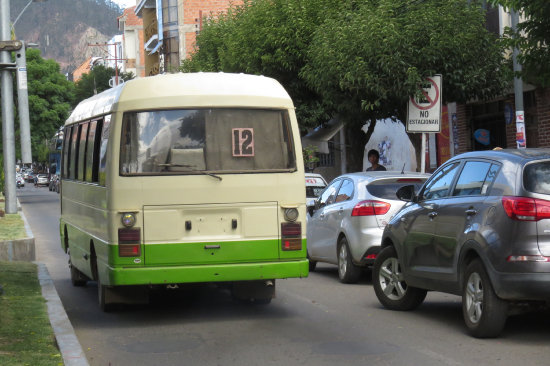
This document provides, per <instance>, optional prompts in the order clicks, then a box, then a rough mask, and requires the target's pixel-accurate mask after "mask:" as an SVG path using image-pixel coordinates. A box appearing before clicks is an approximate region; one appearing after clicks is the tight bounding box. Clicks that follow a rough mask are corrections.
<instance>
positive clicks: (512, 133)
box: [455, 88, 550, 154]
mask: <svg viewBox="0 0 550 366" xmlns="http://www.w3.org/2000/svg"><path fill="white" fill-rule="evenodd" d="M499 102H500V103H501V104H502V105H505V104H508V105H510V106H512V108H513V106H514V97H513V95H511V96H508V97H506V98H505V99H501V100H500V101H499ZM492 103H495V102H492ZM524 109H525V125H526V129H527V132H526V133H527V147H550V88H548V89H543V88H538V89H536V90H534V91H531V92H530V94H529V93H527V92H525V93H524ZM473 110H474V108H473V104H458V105H457V120H458V151H455V154H460V153H464V152H468V151H472V150H473V147H472V141H473V133H474V131H472V126H473V124H472V120H474V119H475V118H476V117H479V116H476V115H475V113H474V112H473ZM502 113H503V116H504V112H502ZM512 119H513V118H512ZM500 126H501V127H500V128H502V129H504V131H505V143H503V144H502V145H503V146H500V147H502V148H509V149H515V148H516V146H517V145H516V123H515V120H513V121H512V122H511V123H509V124H506V123H505V121H504V117H503V118H502V123H500Z"/></svg>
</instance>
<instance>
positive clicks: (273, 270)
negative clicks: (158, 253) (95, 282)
mask: <svg viewBox="0 0 550 366" xmlns="http://www.w3.org/2000/svg"><path fill="white" fill-rule="evenodd" d="M107 272H108V273H107V278H108V281H105V282H106V283H104V284H105V285H108V286H119V285H166V284H177V283H197V282H230V281H254V280H268V279H279V278H293V277H307V276H308V274H309V266H308V260H307V259H303V260H296V261H286V262H265V263H238V264H217V265H189V266H166V267H114V268H113V267H108V268H107ZM102 278H103V277H102Z"/></svg>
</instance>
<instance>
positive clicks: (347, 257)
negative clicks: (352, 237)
mask: <svg viewBox="0 0 550 366" xmlns="http://www.w3.org/2000/svg"><path fill="white" fill-rule="evenodd" d="M360 276H361V268H359V267H357V266H356V265H355V264H353V261H352V259H351V253H350V251H349V246H348V240H347V239H346V238H345V237H343V238H342V239H340V242H339V243H338V277H339V278H340V282H342V283H356V282H357V281H359V277H360Z"/></svg>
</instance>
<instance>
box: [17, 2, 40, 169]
mask: <svg viewBox="0 0 550 366" xmlns="http://www.w3.org/2000/svg"><path fill="white" fill-rule="evenodd" d="M45 1H48V0H30V1H29V2H28V3H27V5H25V7H24V8H23V10H21V12H20V13H19V15H18V16H17V18H15V20H14V21H13V23H12V25H11V26H12V28H13V31H14V33H15V24H16V23H17V21H18V20H19V19H20V18H21V16H22V15H23V13H24V12H25V10H27V8H28V7H29V6H30V5H31V4H32V3H40V2H45ZM29 46H31V44H29ZM33 46H36V45H35V44H33ZM15 62H16V70H17V102H18V107H19V108H18V111H19V130H20V133H21V162H22V164H23V166H26V165H29V166H30V165H31V164H32V150H31V123H30V118H29V92H28V88H27V55H26V45H25V42H23V47H21V49H20V50H19V51H18V52H17V53H16V54H15Z"/></svg>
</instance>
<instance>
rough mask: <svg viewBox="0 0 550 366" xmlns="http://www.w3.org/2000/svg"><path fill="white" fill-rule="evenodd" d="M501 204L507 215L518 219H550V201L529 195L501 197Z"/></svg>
mask: <svg viewBox="0 0 550 366" xmlns="http://www.w3.org/2000/svg"><path fill="white" fill-rule="evenodd" d="M502 206H503V207H504V211H506V214H507V215H508V217H510V218H512V219H514V220H519V221H539V220H542V219H550V201H546V200H541V199H538V198H529V197H512V196H504V197H502Z"/></svg>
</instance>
